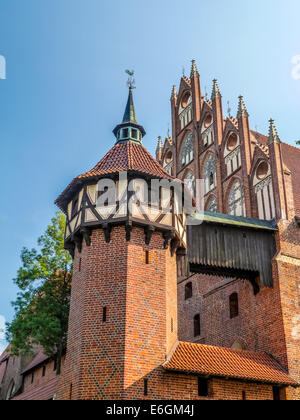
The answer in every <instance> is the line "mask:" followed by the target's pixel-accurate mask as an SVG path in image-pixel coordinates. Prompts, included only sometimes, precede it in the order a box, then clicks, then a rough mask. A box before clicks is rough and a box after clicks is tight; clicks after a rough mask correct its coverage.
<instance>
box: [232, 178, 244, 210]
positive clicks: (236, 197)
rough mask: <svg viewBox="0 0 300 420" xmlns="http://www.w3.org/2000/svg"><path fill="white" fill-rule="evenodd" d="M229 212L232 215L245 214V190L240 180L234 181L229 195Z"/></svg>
mask: <svg viewBox="0 0 300 420" xmlns="http://www.w3.org/2000/svg"><path fill="white" fill-rule="evenodd" d="M228 214H230V215H232V216H245V214H246V208H245V199H244V191H243V187H242V184H241V181H240V180H238V179H237V180H236V181H234V183H233V184H232V187H231V189H230V192H229V195H228Z"/></svg>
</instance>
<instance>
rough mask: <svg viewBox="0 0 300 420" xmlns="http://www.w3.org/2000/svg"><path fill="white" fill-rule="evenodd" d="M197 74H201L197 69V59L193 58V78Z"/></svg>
mask: <svg viewBox="0 0 300 420" xmlns="http://www.w3.org/2000/svg"><path fill="white" fill-rule="evenodd" d="M195 76H199V73H198V70H197V65H196V61H195V60H192V68H191V78H192V77H195Z"/></svg>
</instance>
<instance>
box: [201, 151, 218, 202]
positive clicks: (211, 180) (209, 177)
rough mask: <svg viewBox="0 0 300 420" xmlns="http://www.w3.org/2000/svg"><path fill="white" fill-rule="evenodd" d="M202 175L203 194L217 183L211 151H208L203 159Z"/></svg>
mask: <svg viewBox="0 0 300 420" xmlns="http://www.w3.org/2000/svg"><path fill="white" fill-rule="evenodd" d="M203 177H204V186H205V194H207V193H208V192H209V191H211V190H213V189H214V188H215V187H216V184H217V176H216V159H215V156H214V155H213V154H212V153H210V154H209V155H208V156H207V158H206V159H205V162H204V169H203Z"/></svg>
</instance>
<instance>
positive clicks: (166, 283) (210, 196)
mask: <svg viewBox="0 0 300 420" xmlns="http://www.w3.org/2000/svg"><path fill="white" fill-rule="evenodd" d="M171 112H172V138H170V137H167V138H166V139H165V142H164V144H163V143H162V140H161V139H159V141H158V146H157V150H156V159H154V158H153V157H152V156H151V155H150V153H149V152H148V151H147V150H146V149H145V148H144V146H143V145H142V139H143V137H144V136H145V134H146V133H145V130H144V128H143V127H142V126H141V125H140V124H138V122H137V118H136V113H135V108H134V103H133V85H132V83H130V86H129V97H128V103H127V106H126V109H125V114H124V118H123V121H122V123H121V124H119V125H117V127H116V128H115V130H114V134H115V136H116V143H115V145H114V146H113V148H112V149H111V150H110V151H109V152H108V153H107V154H106V155H105V157H104V158H103V159H101V160H100V162H99V163H98V164H97V165H96V166H95V167H94V168H93V169H92V170H91V171H89V172H87V173H85V174H83V175H80V176H78V177H77V178H75V179H74V180H73V181H72V182H71V183H70V184H69V185H68V187H67V188H66V189H65V191H64V192H63V193H62V194H61V195H60V196H59V198H58V199H57V201H56V204H57V205H58V206H59V208H60V209H61V210H62V211H63V212H64V213H65V214H66V217H67V225H66V238H65V246H66V248H67V249H68V250H69V251H70V252H71V254H72V255H73V257H74V272H73V280H72V296H71V308H70V320H69V332H68V345H67V352H66V356H65V361H64V366H63V371H62V374H61V376H60V377H56V376H55V373H54V370H53V366H52V364H53V363H54V362H53V361H51V360H49V359H48V358H47V357H45V356H44V355H43V354H42V352H38V354H37V355H36V357H35V359H34V360H33V361H31V362H30V364H28V365H27V366H26V367H25V368H20V369H21V370H22V373H23V387H22V391H21V392H19V393H18V395H15V396H14V390H13V388H12V383H11V382H9V381H7V382H6V383H7V386H8V385H9V384H10V385H9V387H7V389H6V392H7V393H8V396H9V397H12V398H13V399H51V398H55V399H57V400H78V399H87V400H90V399H174V400H176V399H194V400H197V399H198V400H202V399H214V400H222V399H228V400H247V399H249V400H254V399H262V400H274V399H275V400H279V399H282V400H284V399H299V398H300V394H299V383H300V366H299V359H300V351H299V348H300V346H299V344H300V234H299V228H300V184H299V175H300V150H299V149H297V148H295V147H292V146H290V145H288V144H285V143H283V142H281V140H280V137H279V135H278V133H277V130H276V128H275V124H274V121H273V120H271V121H270V129H269V135H268V136H264V135H262V134H260V133H258V132H256V131H253V130H251V129H250V124H249V114H248V112H247V109H246V106H245V102H244V100H243V98H242V97H240V98H239V106H238V113H237V118H233V117H231V116H229V117H228V118H225V117H224V115H223V108H222V96H221V92H220V89H219V87H218V83H217V81H216V80H214V81H213V89H212V97H211V101H209V100H208V99H207V98H206V97H205V96H203V95H202V91H201V85H200V76H199V73H198V70H197V67H196V64H195V62H194V61H193V62H192V68H191V75H190V78H188V77H185V76H183V77H182V78H181V81H180V87H179V90H178V92H177V89H176V87H175V86H174V87H173V90H172V96H171ZM120 173H121V174H126V179H125V178H122V177H120ZM153 179H155V180H164V181H168V182H171V183H173V185H177V184H178V185H181V184H182V182H184V184H185V185H186V187H185V188H186V189H188V190H189V192H190V194H191V196H195V195H196V192H197V191H196V190H197V180H198V179H203V180H204V186H203V188H204V199H203V209H204V214H203V215H202V216H201V223H196V222H197V219H198V218H199V219H200V216H199V215H200V213H199V214H198V215H197V214H193V215H192V216H191V214H190V213H189V209H187V208H184V209H183V210H182V212H178V211H176V210H177V208H179V207H180V204H181V201H182V196H181V195H180V194H179V193H177V192H176V188H175V189H168V188H167V187H166V185H167V184H164V183H163V184H162V186H161V187H160V190H159V191H160V193H159V196H158V198H157V203H156V205H155V204H154V205H153V203H151V204H150V203H149V201H148V199H146V198H144V197H146V196H147V194H144V193H145V190H148V189H150V186H151V181H152V180H153ZM102 181H103V184H101V182H102ZM130 183H131V184H132V185H133V186H134V187H135V191H139V192H141V191H142V192H143V194H138V197H135V198H136V199H133V194H130V191H131V190H129V187H128V185H129V184H130ZM99 185H100V186H99ZM110 185H114V187H113V188H114V190H113V191H114V194H113V195H114V198H115V202H113V200H112V201H111V196H110V195H109V194H108V189H109V186H110ZM184 192H185V191H184V188H183V194H184ZM189 219H192V220H193V222H194V223H188V221H189ZM10 364H12V361H11V360H10V358H9V355H8V354H7V353H6V354H4V355H2V357H1V358H0V382H1V381H2V380H3V379H4V378H5V370H7V369H8V368H9V366H11V365H10ZM1 372H2V374H1ZM48 372H49V373H48ZM15 386H16V384H15V382H14V387H15Z"/></svg>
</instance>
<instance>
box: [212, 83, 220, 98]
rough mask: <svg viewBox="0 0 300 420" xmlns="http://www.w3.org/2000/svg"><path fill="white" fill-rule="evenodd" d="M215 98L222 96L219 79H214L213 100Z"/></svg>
mask: <svg viewBox="0 0 300 420" xmlns="http://www.w3.org/2000/svg"><path fill="white" fill-rule="evenodd" d="M215 98H222V95H221V92H220V89H219V86H218V81H217V79H214V80H213V88H212V94H211V100H214V99H215Z"/></svg>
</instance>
